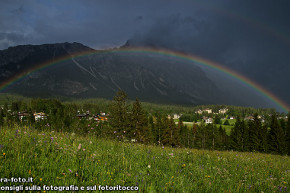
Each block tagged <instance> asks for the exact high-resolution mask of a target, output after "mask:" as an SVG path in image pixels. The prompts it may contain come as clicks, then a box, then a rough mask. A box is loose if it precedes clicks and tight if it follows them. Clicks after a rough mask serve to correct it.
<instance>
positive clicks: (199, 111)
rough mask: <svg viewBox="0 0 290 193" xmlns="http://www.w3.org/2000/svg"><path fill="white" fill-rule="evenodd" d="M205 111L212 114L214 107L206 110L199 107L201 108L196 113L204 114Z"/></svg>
mask: <svg viewBox="0 0 290 193" xmlns="http://www.w3.org/2000/svg"><path fill="white" fill-rule="evenodd" d="M204 112H207V113H208V114H212V109H204V110H200V109H199V110H197V111H195V113H197V114H202V113H204Z"/></svg>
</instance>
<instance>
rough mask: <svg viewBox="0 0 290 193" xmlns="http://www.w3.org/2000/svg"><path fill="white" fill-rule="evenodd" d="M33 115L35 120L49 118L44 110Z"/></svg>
mask: <svg viewBox="0 0 290 193" xmlns="http://www.w3.org/2000/svg"><path fill="white" fill-rule="evenodd" d="M33 115H34V119H35V121H38V120H44V119H47V115H46V114H45V113H43V112H40V113H34V114H33Z"/></svg>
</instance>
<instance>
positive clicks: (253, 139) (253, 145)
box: [248, 113, 262, 151]
mask: <svg viewBox="0 0 290 193" xmlns="http://www.w3.org/2000/svg"><path fill="white" fill-rule="evenodd" d="M248 127H249V146H250V147H249V150H250V151H261V149H262V148H261V146H262V138H261V137H262V133H261V132H262V124H261V121H260V120H259V118H258V114H257V113H256V114H255V115H254V120H252V121H249V123H248Z"/></svg>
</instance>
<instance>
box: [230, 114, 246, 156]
mask: <svg viewBox="0 0 290 193" xmlns="http://www.w3.org/2000/svg"><path fill="white" fill-rule="evenodd" d="M244 127H245V124H244V122H243V121H242V120H241V118H240V117H239V116H238V117H237V121H236V123H235V126H234V127H233V128H232V130H231V135H230V140H231V141H230V147H231V148H232V149H234V150H237V151H243V150H244V147H243V145H244V140H243V137H244V136H245V135H244V129H245V128H244Z"/></svg>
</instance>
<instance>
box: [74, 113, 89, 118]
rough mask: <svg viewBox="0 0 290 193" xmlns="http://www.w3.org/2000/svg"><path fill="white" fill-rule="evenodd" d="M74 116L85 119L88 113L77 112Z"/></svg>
mask: <svg viewBox="0 0 290 193" xmlns="http://www.w3.org/2000/svg"><path fill="white" fill-rule="evenodd" d="M76 117H77V118H79V119H87V118H88V117H89V114H88V113H83V114H78V115H76Z"/></svg>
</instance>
